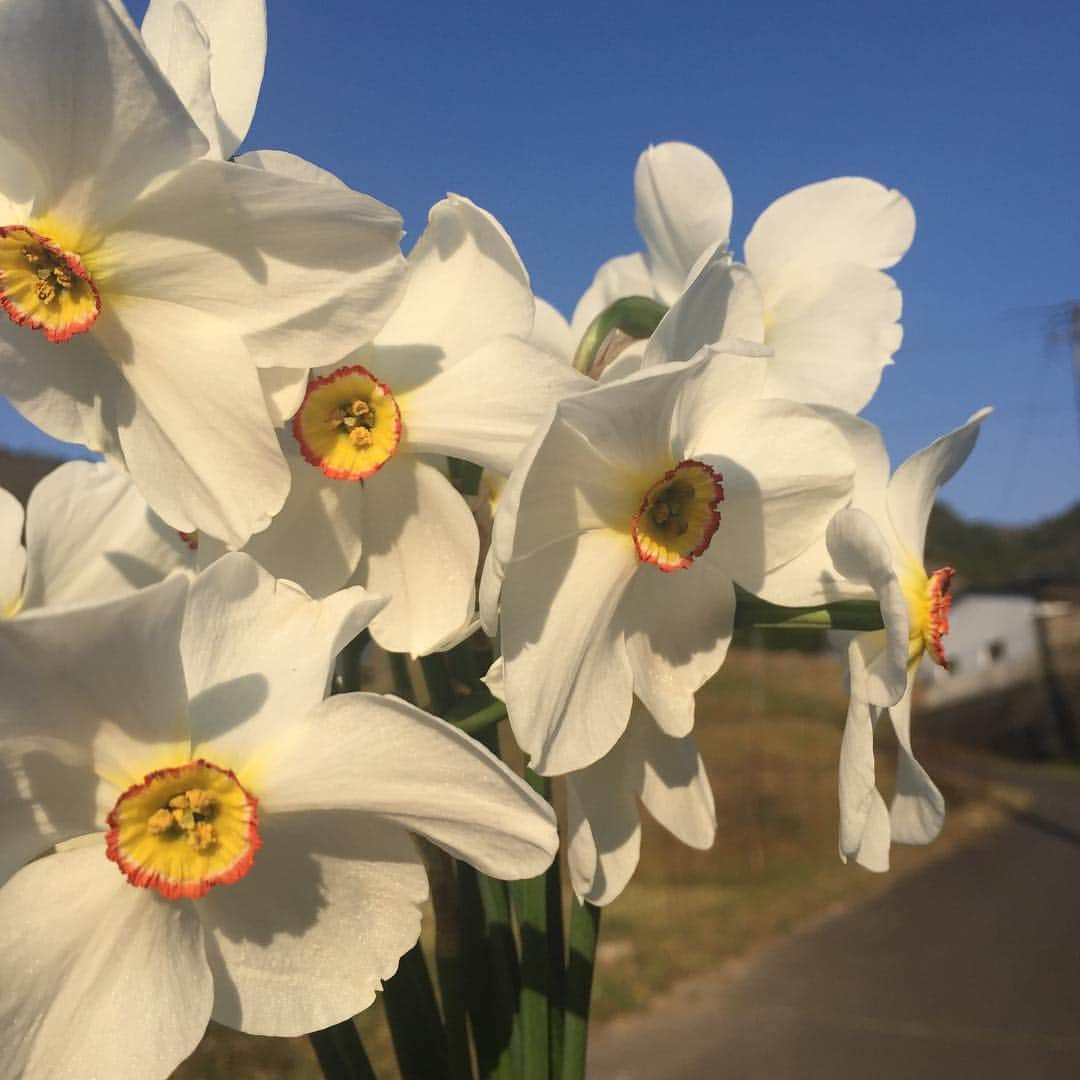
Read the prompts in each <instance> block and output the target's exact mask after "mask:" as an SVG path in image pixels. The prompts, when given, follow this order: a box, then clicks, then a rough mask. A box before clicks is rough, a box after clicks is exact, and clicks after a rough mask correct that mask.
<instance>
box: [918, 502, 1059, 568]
mask: <svg viewBox="0 0 1080 1080" xmlns="http://www.w3.org/2000/svg"><path fill="white" fill-rule="evenodd" d="M926 565H927V566H928V567H938V566H945V565H948V566H953V567H955V568H956V570H957V572H958V574H959V575H960V576H961V577H962V579H963V582H964V584H965V585H966V586H967V587H969V588H970V587H974V588H992V587H997V586H1004V585H1011V584H1016V583H1018V582H1023V581H1030V580H1032V579H1035V578H1040V577H1075V576H1077V574H1078V573H1080V502H1078V503H1076V505H1074V506H1073V507H1071V508H1070V509H1069V510H1066V511H1065V512H1064V513H1062V514H1059V515H1058V516H1056V517H1052V518H1047V519H1046V520H1045V521H1040V522H1037V523H1036V524H1034V525H1027V526H1006V525H990V524H986V523H983V522H977V521H965V520H964V519H963V518H961V517H960V516H959V515H958V514H956V513H955V512H954V511H953V510H951V509H950V508H949V507H948V506H947V505H945V504H944V503H938V505H937V506H935V507H934V511H933V513H932V514H931V515H930V525H929V528H928V530H927V536H926Z"/></svg>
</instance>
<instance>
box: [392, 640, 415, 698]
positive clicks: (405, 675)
mask: <svg viewBox="0 0 1080 1080" xmlns="http://www.w3.org/2000/svg"><path fill="white" fill-rule="evenodd" d="M386 656H387V658H388V659H389V661H390V675H391V676H392V678H393V680H394V693H395V694H397V696H398V697H399V698H401V699H402V700H403V701H408V702H409V703H410V704H416V694H415V693H414V692H413V685H412V678H411V677H410V675H409V658H408V657H407V656H405V655H404V654H403V653H396V652H388V653H387V654H386Z"/></svg>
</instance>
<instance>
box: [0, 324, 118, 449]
mask: <svg viewBox="0 0 1080 1080" xmlns="http://www.w3.org/2000/svg"><path fill="white" fill-rule="evenodd" d="M0 391H2V392H3V393H4V395H5V396H6V397H7V399H8V400H9V401H10V402H11V404H12V405H14V406H15V408H16V409H18V410H19V412H20V413H22V415H23V416H25V417H26V419H27V420H29V421H30V423H32V424H36V425H37V426H38V427H39V428H41V430H42V431H45V432H47V433H48V434H49V435H51V436H52V437H53V438H54V439H62V440H63V441H64V442H74V443H82V445H83V446H87V447H89V448H90V449H91V450H96V451H97V452H98V453H107V454H110V455H113V454H115V453H116V451H117V450H118V443H117V438H116V424H117V420H118V417H122V416H127V415H130V413H131V410H132V408H133V405H132V393H131V388H130V387H129V386H128V385H127V383H126V382H125V381H124V377H123V375H122V374H121V372H120V370H119V368H118V367H117V365H116V364H114V363H113V361H112V359H111V358H110V357H109V354H108V351H107V350H106V348H105V346H104V344H103V343H102V342H101V341H100V340H99V339H98V337H97V336H96V335H95V334H93V333H89V334H78V335H76V336H75V337H74V338H72V339H71V340H70V341H66V342H64V344H63V345H56V344H54V343H53V342H51V341H49V340H48V339H47V338H46V337H45V335H44V334H42V333H41V332H40V331H37V330H29V329H27V328H26V327H25V326H17V325H16V324H15V323H13V322H11V321H10V320H9V319H7V318H5V319H3V321H0Z"/></svg>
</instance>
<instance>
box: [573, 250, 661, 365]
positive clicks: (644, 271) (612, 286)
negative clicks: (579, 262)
mask: <svg viewBox="0 0 1080 1080" xmlns="http://www.w3.org/2000/svg"><path fill="white" fill-rule="evenodd" d="M624 296H647V297H649V298H650V299H652V300H659V299H660V294H659V293H658V292H657V287H656V283H655V282H654V281H653V276H652V274H651V272H650V271H649V267H648V266H647V265H646V263H645V256H644V255H643V254H642V253H641V252H640V251H636V252H634V253H633V254H632V255H616V256H615V258H614V259H608V261H607V262H606V263H604V264H603V266H601V267H600V269H599V270H597V271H596V276H595V277H594V278H593V280H592V284H591V285H590V286H589V287H588V288H587V289H586V290H585V292H584V293H583V294H582V297H581V299H580V300H579V301H578V302H577V306H576V307H575V308H574V315H573V317H572V318H571V320H570V337H571V340H572V341H573V347H574V349H577V347H578V343H579V342H580V341H581V339H582V337H583V336H584V334H585V331H586V330H588V328H589V323H591V322H592V321H593V319H595V318H596V316H597V315H599V314H600V312H601V311H604V310H605V309H606V308H609V307H610V306H611V305H612V304H614V303H615V301H616V300H621V299H622V298H623V297H624Z"/></svg>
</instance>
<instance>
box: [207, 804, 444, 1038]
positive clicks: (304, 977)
mask: <svg viewBox="0 0 1080 1080" xmlns="http://www.w3.org/2000/svg"><path fill="white" fill-rule="evenodd" d="M260 832H261V836H262V841H263V846H262V847H261V848H260V849H259V851H258V853H257V854H256V856H255V864H254V866H253V867H252V868H251V870H250V872H249V873H248V874H247V875H246V876H245V877H244V878H243V879H242V880H241V881H238V882H237V883H236V884H235V885H229V886H226V887H223V888H219V889H214V890H213V891H212V892H211V893H209V895H207V896H206V897H205V898H204V899H203V900H201V901H200V902H199V905H198V911H199V916H200V918H201V919H202V922H203V926H204V928H205V930H206V936H207V943H206V952H207V958H208V959H209V961H210V967H211V969H212V971H213V973H214V984H215V985H214V1019H215V1020H216V1021H218V1023H221V1024H227V1025H228V1026H229V1027H232V1028H238V1029H239V1030H240V1031H247V1032H250V1033H252V1034H255V1035H303V1034H306V1033H307V1032H310V1031H320V1030H322V1029H323V1028H327V1027H329V1026H330V1025H331V1024H336V1023H338V1022H339V1021H341V1020H345V1019H347V1018H348V1017H350V1016H353V1015H354V1014H356V1013H358V1012H360V1011H361V1010H362V1009H366V1008H367V1007H368V1006H369V1005H370V1004H371V1002H372V1001H373V1000H374V998H375V991H376V990H379V989H381V986H382V981H383V980H385V979H388V978H389V977H390V976H391V975H392V974H393V973H394V971H395V970H396V969H397V965H398V959H399V958H400V957H401V955H402V954H403V953H405V952H406V951H408V949H410V948H411V947H412V945H413V944H415V942H416V940H417V938H418V937H419V936H420V904H422V903H423V902H424V900H426V899H427V891H428V889H427V877H426V875H425V873H424V867H423V864H422V863H421V861H420V857H419V855H418V853H417V851H416V848H415V846H414V844H413V842H412V840H411V839H410V837H409V836H408V834H407V833H405V831H404V830H402V829H399V828H397V827H396V826H394V825H391V824H386V823H383V822H381V821H377V820H373V819H371V818H369V817H366V816H361V815H360V814H348V813H337V814H335V813H325V812H316V813H308V814H284V815H267V816H266V817H265V818H264V821H263V824H262V826H261V827H260Z"/></svg>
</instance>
